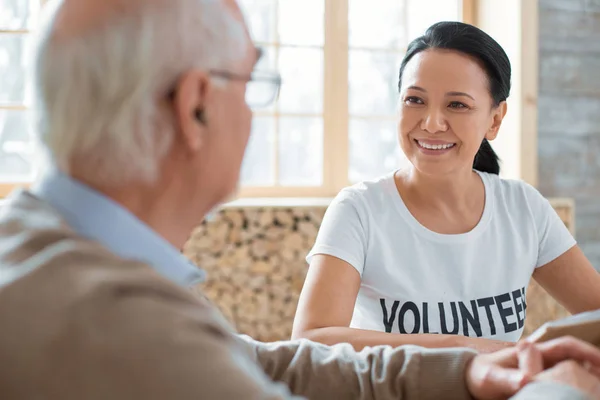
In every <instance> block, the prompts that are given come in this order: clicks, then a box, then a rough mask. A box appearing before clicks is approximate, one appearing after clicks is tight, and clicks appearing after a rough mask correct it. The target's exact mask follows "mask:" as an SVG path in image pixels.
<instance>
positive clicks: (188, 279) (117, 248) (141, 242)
mask: <svg viewBox="0 0 600 400" xmlns="http://www.w3.org/2000/svg"><path fill="white" fill-rule="evenodd" d="M31 192H32V193H33V194H34V195H36V196H38V197H39V198H41V199H42V200H44V201H46V202H48V203H49V204H50V205H51V206H53V207H54V208H55V209H56V210H57V211H58V212H59V213H60V214H61V215H62V216H63V218H64V219H65V220H66V221H67V223H68V224H69V225H70V226H71V228H73V229H74V230H75V231H76V232H77V233H79V234H80V235H82V236H84V237H87V238H88V239H91V240H96V241H98V242H100V243H101V244H102V245H104V246H105V247H106V248H108V249H109V250H110V251H112V252H113V253H115V254H117V255H118V256H120V257H123V258H126V259H133V260H137V261H141V262H145V263H146V264H148V265H150V266H152V267H153V268H154V269H155V270H156V271H157V272H158V273H159V274H161V275H163V276H164V277H165V278H167V279H170V280H172V281H173V282H175V283H177V284H179V285H182V286H191V285H194V284H197V283H200V282H202V281H204V277H205V273H204V271H202V270H201V269H200V268H198V267H197V266H195V265H194V264H192V263H191V261H189V260H188V259H187V258H186V257H185V256H184V255H183V254H181V252H180V251H178V250H177V249H176V248H175V247H174V246H172V245H171V244H170V243H169V242H167V241H166V240H165V239H163V238H162V237H161V236H159V235H158V234H157V233H156V232H154V231H153V230H152V229H151V228H150V227H148V226H147V225H146V224H145V223H143V222H142V221H140V220H139V219H138V218H137V217H136V216H135V215H133V214H132V213H131V212H129V211H128V210H127V209H126V208H125V207H123V206H121V205H120V204H118V203H117V202H115V201H113V200H112V199H110V198H108V197H107V196H104V195H103V194H101V193H100V192H98V191H96V190H94V189H92V188H90V187H89V186H87V185H85V184H83V183H81V182H79V181H77V180H75V179H73V178H71V177H69V176H67V175H65V174H63V173H61V172H59V171H52V172H50V173H49V174H47V175H46V176H45V177H44V178H43V179H42V180H41V181H40V182H38V183H37V184H36V185H34V186H33V187H32V189H31Z"/></svg>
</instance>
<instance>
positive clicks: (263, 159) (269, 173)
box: [241, 117, 275, 186]
mask: <svg viewBox="0 0 600 400" xmlns="http://www.w3.org/2000/svg"><path fill="white" fill-rule="evenodd" d="M274 143H275V118H274V117H254V118H253V119H252V134H251V135H250V141H249V142H248V147H247V148H246V154H245V155H244V163H243V164H242V175H241V184H242V185H243V186H270V185H273V184H274V183H275V181H274V179H273V178H274V177H273V155H274V152H275V149H274V148H273V144H274Z"/></svg>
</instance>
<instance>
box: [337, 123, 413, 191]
mask: <svg viewBox="0 0 600 400" xmlns="http://www.w3.org/2000/svg"><path fill="white" fill-rule="evenodd" d="M349 131H350V132H349V134H350V143H349V147H350V148H349V151H350V157H349V164H350V169H349V171H348V179H349V180H350V182H352V183H356V182H360V181H362V180H365V179H372V178H377V177H379V176H381V175H383V174H386V173H388V172H391V171H393V170H395V169H398V168H401V167H404V166H406V165H408V161H407V160H406V157H405V156H404V153H402V150H401V149H400V144H399V143H398V137H397V133H396V132H397V128H396V121H395V120H366V119H351V120H350V126H349Z"/></svg>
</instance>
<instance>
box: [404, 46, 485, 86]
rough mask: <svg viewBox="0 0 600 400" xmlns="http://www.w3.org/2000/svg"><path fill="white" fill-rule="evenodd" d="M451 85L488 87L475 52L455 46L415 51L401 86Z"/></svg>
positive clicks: (405, 70)
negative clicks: (467, 52)
mask: <svg viewBox="0 0 600 400" xmlns="http://www.w3.org/2000/svg"><path fill="white" fill-rule="evenodd" d="M413 85H414V86H419V87H423V88H424V89H425V90H429V89H428V88H427V86H430V87H452V88H451V89H450V90H461V91H464V90H466V89H467V88H470V90H477V89H478V88H479V89H481V90H487V87H488V77H487V75H486V72H485V70H484V69H483V67H482V66H481V63H480V62H478V60H477V59H476V58H474V57H472V56H469V55H467V54H464V53H460V52H458V51H452V50H441V49H429V50H425V51H422V52H420V53H418V54H415V55H414V56H413V57H412V59H411V60H410V61H409V62H408V63H407V65H406V68H405V69H404V73H403V76H402V86H403V87H409V86H413Z"/></svg>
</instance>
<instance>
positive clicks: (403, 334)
mask: <svg viewBox="0 0 600 400" xmlns="http://www.w3.org/2000/svg"><path fill="white" fill-rule="evenodd" d="M510 81H511V67H510V62H509V60H508V57H507V55H506V53H505V52H504V50H503V49H502V47H501V46H500V45H499V44H498V43H497V42H496V41H495V40H494V39H492V38H491V37H490V36H489V35H488V34H486V33H485V32H483V31H482V30H480V29H478V28H476V27H474V26H472V25H468V24H464V23H459V22H443V23H437V24H434V25H432V26H431V27H430V28H429V29H428V30H427V32H426V33H425V35H423V36H421V37H419V38H417V39H415V40H414V41H413V42H411V44H410V45H409V46H408V51H407V53H406V55H405V57H404V59H403V61H402V63H401V67H400V73H399V84H398V88H399V91H400V100H401V104H400V106H399V113H398V137H399V142H400V147H401V148H402V150H403V152H404V154H405V155H406V157H407V159H408V161H409V162H410V165H409V166H408V167H407V168H400V169H397V170H396V171H392V172H391V173H388V174H385V175H383V176H381V177H379V178H376V179H372V180H366V181H363V182H361V183H359V184H356V185H354V186H351V187H347V188H346V189H344V190H342V191H341V192H340V194H339V195H338V196H337V197H336V199H335V200H334V202H333V203H332V204H331V205H330V207H329V209H328V210H327V213H326V214H325V217H324V219H323V223H322V225H321V227H320V230H319V234H318V236H317V239H316V243H315V245H314V247H313V249H312V250H311V252H310V253H309V255H308V257H307V260H308V261H309V263H310V268H309V272H308V276H307V279H306V283H305V285H304V287H303V289H302V295H301V297H300V301H299V305H298V312H297V315H296V319H295V321H294V336H295V337H301V336H303V337H307V338H309V339H312V340H317V341H322V342H324V343H328V344H331V343H336V342H350V343H353V344H354V346H355V347H356V348H362V347H365V346H373V345H377V344H391V345H393V346H398V345H401V344H417V345H422V346H428V347H446V346H449V347H453V346H467V347H473V348H475V349H477V350H480V351H495V350H498V349H499V348H503V347H507V346H512V345H513V344H514V343H515V342H516V341H518V340H519V339H520V337H521V335H522V332H523V328H524V320H525V314H526V309H527V303H526V301H525V289H526V288H527V287H528V285H529V282H530V280H531V278H532V277H533V278H535V279H536V281H537V282H538V283H540V284H541V285H542V286H543V287H544V288H545V289H546V290H547V291H548V292H549V293H551V294H552V295H553V296H554V298H555V299H557V300H558V301H559V302H560V303H562V305H563V306H565V308H567V309H568V310H569V311H571V312H581V311H585V310H590V309H596V308H600V275H598V274H597V273H596V271H595V270H594V269H593V268H592V266H591V265H590V263H589V261H588V260H587V259H586V258H585V256H583V254H582V252H581V250H580V249H579V248H578V247H577V245H576V243H575V240H574V238H573V236H572V235H571V233H570V232H569V230H568V229H567V228H566V227H565V225H564V224H563V223H562V221H561V220H560V218H559V217H558V215H557V213H556V212H555V211H554V209H553V208H552V206H551V205H550V203H549V202H548V201H547V200H546V199H545V198H544V197H542V195H541V194H540V193H539V192H538V191H537V190H536V189H534V188H533V187H532V186H531V185H529V184H526V183H524V182H522V181H514V180H507V179H502V178H500V177H499V175H498V173H499V164H498V158H497V156H496V154H495V153H494V152H493V151H492V149H491V147H490V144H489V142H490V141H492V140H494V139H496V137H497V136H498V132H499V129H500V126H501V124H502V121H503V118H504V116H505V114H506V111H507V104H506V100H507V98H508V95H509V91H510ZM583 288H585V290H582V289H583ZM323 304H327V305H328V306H327V307H323V306H322V305H323ZM434 333H435V335H433V334H434Z"/></svg>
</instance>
